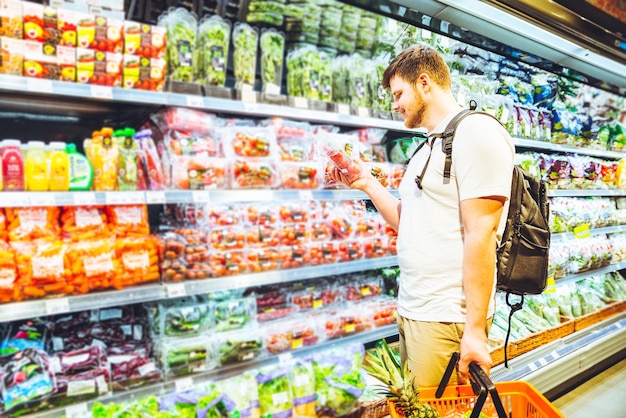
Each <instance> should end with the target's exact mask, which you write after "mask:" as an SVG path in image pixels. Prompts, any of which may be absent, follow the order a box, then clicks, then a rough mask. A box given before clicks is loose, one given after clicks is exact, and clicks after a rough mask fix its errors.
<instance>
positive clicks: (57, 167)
mask: <svg viewBox="0 0 626 418" xmlns="http://www.w3.org/2000/svg"><path fill="white" fill-rule="evenodd" d="M48 159H49V162H50V190H52V191H57V192H66V191H68V190H69V188H70V159H69V156H68V155H67V152H66V151H65V143H64V142H51V143H50V152H49V154H48Z"/></svg>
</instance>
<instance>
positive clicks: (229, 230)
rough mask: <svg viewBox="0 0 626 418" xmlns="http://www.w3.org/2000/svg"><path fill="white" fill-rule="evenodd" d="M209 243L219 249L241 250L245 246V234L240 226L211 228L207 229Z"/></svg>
mask: <svg viewBox="0 0 626 418" xmlns="http://www.w3.org/2000/svg"><path fill="white" fill-rule="evenodd" d="M209 243H210V245H211V248H213V249H216V250H220V251H230V250H242V249H244V248H245V247H246V234H245V232H244V230H243V228H241V227H231V226H228V227H223V228H213V229H211V230H210V231H209Z"/></svg>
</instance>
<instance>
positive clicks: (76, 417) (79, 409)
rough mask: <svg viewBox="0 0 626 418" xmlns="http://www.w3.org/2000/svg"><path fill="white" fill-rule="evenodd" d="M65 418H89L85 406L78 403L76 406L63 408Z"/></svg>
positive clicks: (89, 415)
mask: <svg viewBox="0 0 626 418" xmlns="http://www.w3.org/2000/svg"><path fill="white" fill-rule="evenodd" d="M65 416H66V418H88V417H91V414H90V413H89V410H88V409H87V404H85V403H79V404H77V405H70V406H68V407H67V408H65Z"/></svg>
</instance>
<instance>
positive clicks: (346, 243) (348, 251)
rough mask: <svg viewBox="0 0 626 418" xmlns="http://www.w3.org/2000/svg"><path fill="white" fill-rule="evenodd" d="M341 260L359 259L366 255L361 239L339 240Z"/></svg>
mask: <svg viewBox="0 0 626 418" xmlns="http://www.w3.org/2000/svg"><path fill="white" fill-rule="evenodd" d="M337 244H338V247H339V260H340V261H357V260H360V259H362V258H363V257H364V255H365V249H364V246H363V243H362V242H361V240H358V239H351V240H343V241H339V242H338V243H337Z"/></svg>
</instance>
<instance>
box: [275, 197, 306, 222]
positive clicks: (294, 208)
mask: <svg viewBox="0 0 626 418" xmlns="http://www.w3.org/2000/svg"><path fill="white" fill-rule="evenodd" d="M311 209H312V208H311V205H309V204H307V203H302V202H287V203H283V204H281V205H280V207H279V208H278V212H279V215H280V220H281V221H282V222H285V223H290V222H295V223H303V222H308V221H309V220H310V219H311V217H312V216H311V215H312V214H311Z"/></svg>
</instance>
